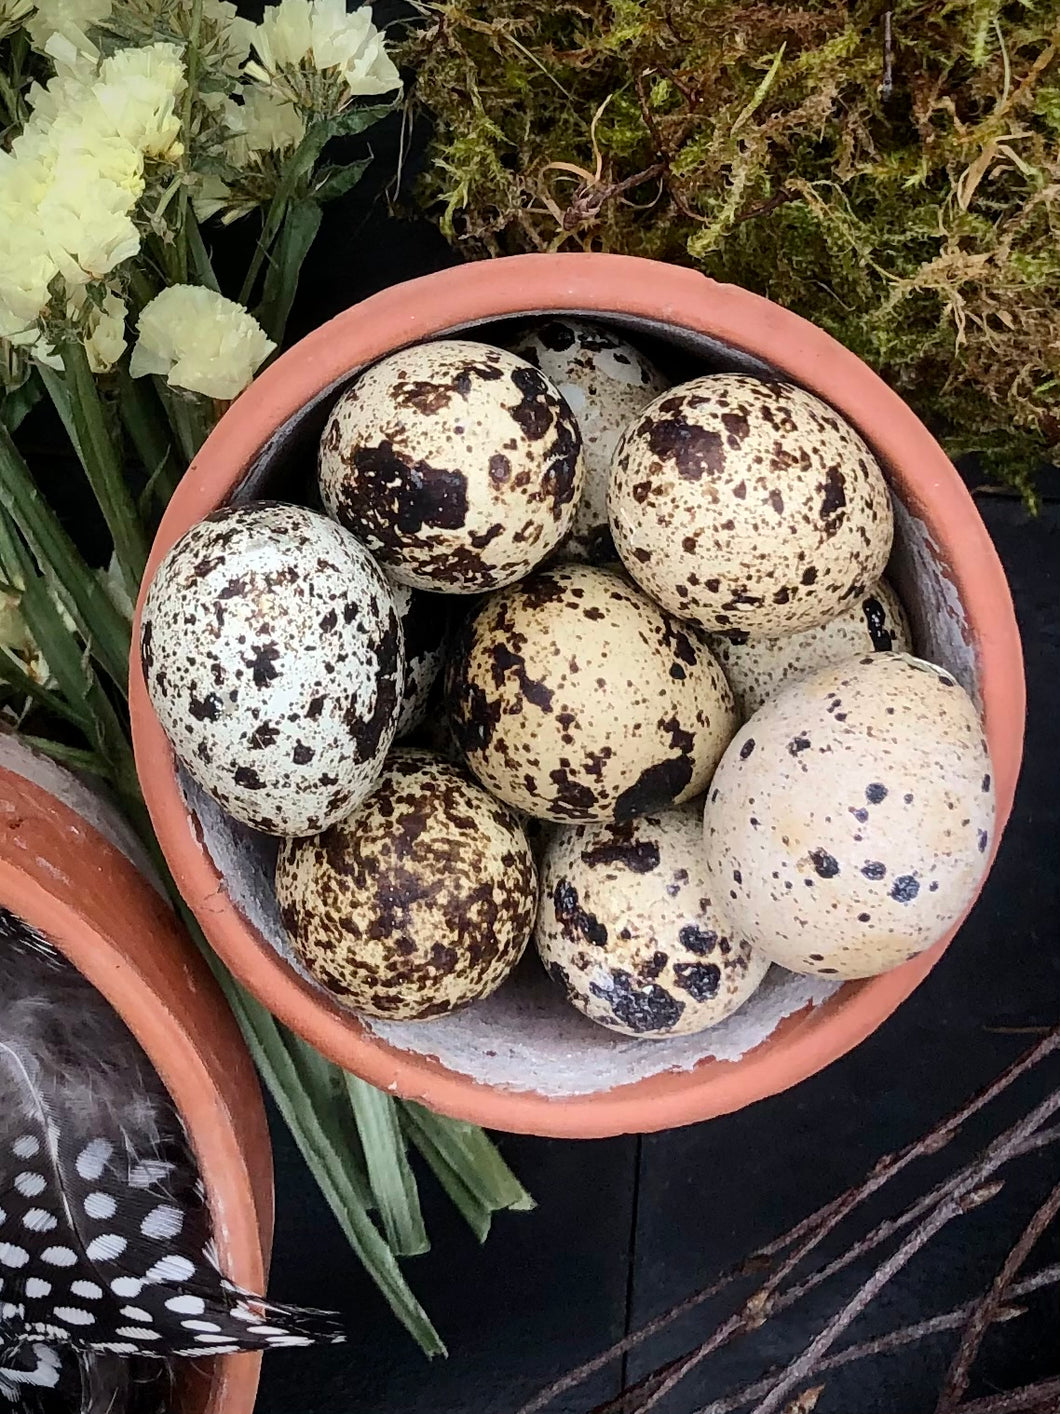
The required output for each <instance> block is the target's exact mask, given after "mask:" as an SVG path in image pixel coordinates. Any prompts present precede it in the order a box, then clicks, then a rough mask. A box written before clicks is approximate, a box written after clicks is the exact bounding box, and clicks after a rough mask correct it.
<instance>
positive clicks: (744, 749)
mask: <svg viewBox="0 0 1060 1414" xmlns="http://www.w3.org/2000/svg"><path fill="white" fill-rule="evenodd" d="M993 827H994V791H993V783H992V779H991V766H990V757H989V754H988V751H987V745H986V741H985V739H984V737H983V730H982V727H981V725H980V722H979V716H978V713H977V712H976V709H975V705H974V704H973V702H972V700H971V698H970V697H969V696H968V694H967V693H966V692H965V691H964V689H963V688H962V687H961V686H960V685H959V684H958V683H957V682H956V681H955V680H954V678H953V677H952V676H951V675H950V674H949V673H948V672H946V671H945V670H943V669H942V668H937V667H935V666H934V665H933V664H931V663H925V662H922V661H921V660H920V659H918V658H911V657H908V656H906V655H905V654H901V653H876V654H866V655H864V656H862V657H860V658H854V659H849V660H848V661H847V662H845V663H841V664H838V665H836V666H833V667H829V668H823V669H821V670H820V671H819V672H817V673H814V674H813V675H812V676H811V677H808V678H803V679H802V680H801V681H800V682H796V683H793V684H792V685H791V686H789V687H787V688H784V689H783V690H782V691H781V692H779V693H778V694H777V696H776V697H773V698H771V699H770V701H769V702H767V703H766V704H765V706H764V707H762V708H760V709H759V711H757V712H756V713H755V715H754V716H753V717H752V718H751V720H750V721H749V722H747V723H746V724H745V726H743V727H742V728H741V729H740V731H739V732H738V733H737V734H736V736H735V737H734V738H733V740H732V742H731V743H730V745H729V748H728V750H727V751H726V753H725V756H724V757H723V759H722V762H721V765H720V766H719V767H718V769H717V772H716V773H715V776H714V780H713V782H712V784H711V789H710V793H709V796H708V805H707V810H706V816H705V823H704V830H705V839H706V864H707V873H708V877H709V878H710V880H711V882H712V885H713V897H714V899H715V901H716V902H717V904H718V905H719V907H720V908H721V909H722V910H723V912H724V915H725V917H726V918H727V920H728V922H729V925H730V928H731V929H732V933H733V936H734V937H739V938H743V939H744V940H746V941H750V942H752V943H754V944H755V945H757V946H758V947H759V948H760V949H761V951H762V952H763V953H764V954H765V955H766V956H767V957H769V958H771V959H772V960H773V961H774V962H779V963H780V964H781V965H782V966H784V967H787V968H790V969H791V970H792V971H793V972H808V973H825V974H828V975H831V976H836V977H868V976H871V975H873V974H875V973H877V972H884V971H886V970H887V969H889V968H891V967H895V966H897V965H898V964H899V963H902V962H905V961H907V960H908V959H909V958H911V957H914V956H916V954H917V953H919V952H922V951H923V950H924V949H925V948H928V947H930V946H931V945H932V943H936V942H938V941H939V939H941V938H943V937H945V936H946V934H947V933H948V932H949V931H950V930H951V928H952V927H953V926H954V924H955V923H956V922H957V921H958V920H959V919H960V918H961V917H962V915H963V914H964V912H965V911H966V910H967V908H968V907H969V906H970V905H971V903H972V900H973V899H974V898H975V894H976V891H977V889H978V887H979V884H980V883H981V881H982V879H983V876H984V874H985V872H986V868H987V864H988V861H989V851H990V840H991V835H992V831H993Z"/></svg>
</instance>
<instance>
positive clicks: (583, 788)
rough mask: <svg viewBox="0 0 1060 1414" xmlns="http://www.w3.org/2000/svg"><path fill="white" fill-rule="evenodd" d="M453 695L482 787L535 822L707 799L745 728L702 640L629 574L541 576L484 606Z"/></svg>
mask: <svg viewBox="0 0 1060 1414" xmlns="http://www.w3.org/2000/svg"><path fill="white" fill-rule="evenodd" d="M447 696H448V700H449V708H450V714H451V717H452V722H453V732H454V736H455V737H456V742H457V745H458V746H459V747H460V749H461V751H462V752H463V754H464V756H465V758H466V760H467V762H468V765H469V766H470V767H471V770H472V771H473V772H474V774H475V775H476V776H477V777H478V779H479V780H480V781H481V782H482V783H483V785H485V786H486V787H487V788H488V789H489V790H491V791H492V792H493V793H494V794H495V795H498V796H499V797H500V798H501V799H502V800H505V801H507V802H508V803H509V804H510V805H513V806H515V808H516V809H518V810H523V811H525V812H526V813H527V814H528V815H534V816H537V817H543V818H545V819H552V820H602V819H620V820H621V819H628V818H629V817H631V816H633V815H640V814H643V813H644V812H645V811H648V810H654V809H657V808H659V807H660V806H664V805H670V804H673V803H675V802H680V801H684V800H689V799H691V798H692V797H693V796H695V795H698V794H699V793H700V792H701V791H703V790H705V789H706V786H707V783H708V781H709V780H710V777H711V774H712V773H713V770H714V766H715V764H716V762H717V760H718V758H719V757H720V755H721V753H722V751H723V750H724V748H725V745H726V743H727V742H728V740H729V738H730V736H731V735H732V733H733V730H734V728H735V723H736V718H735V709H734V706H733V700H732V693H731V691H730V689H729V686H728V684H727V683H726V681H725V678H724V675H723V674H722V671H721V669H720V668H719V667H718V664H717V663H716V661H715V660H714V658H713V656H712V655H711V653H710V651H709V649H708V648H707V647H706V645H705V644H704V643H703V641H702V640H701V639H700V638H699V637H698V636H696V635H695V634H694V633H690V632H688V631H687V630H686V629H685V627H684V625H682V624H680V623H679V622H678V621H677V620H676V619H673V618H671V617H670V615H669V614H665V613H663V611H662V610H661V609H660V608H659V607H658V606H657V605H656V604H653V603H652V602H651V600H650V599H648V598H647V597H646V596H645V595H644V594H642V593H641V592H640V590H639V589H637V587H636V586H635V585H633V584H630V583H629V581H628V580H627V579H626V578H625V576H624V575H622V574H619V573H615V572H614V571H611V570H605V569H600V568H597V567H596V566H592V565H558V566H556V567H554V568H552V569H548V570H542V571H539V572H538V573H537V574H536V575H534V576H533V577H532V578H531V579H528V580H526V581H524V582H523V583H522V584H519V585H515V586H514V587H512V588H511V589H507V590H501V591H500V592H498V593H497V594H494V595H492V596H491V597H490V598H489V599H487V600H486V602H485V604H483V605H482V606H481V607H480V609H479V610H478V612H477V613H476V614H475V615H474V616H473V617H472V618H471V619H470V620H469V621H468V622H467V623H466V624H465V626H464V627H463V629H462V630H461V633H460V635H459V636H458V639H457V642H456V643H455V645H454V649H453V655H452V657H451V659H450V665H449V673H448V679H447Z"/></svg>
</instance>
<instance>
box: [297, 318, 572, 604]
mask: <svg viewBox="0 0 1060 1414" xmlns="http://www.w3.org/2000/svg"><path fill="white" fill-rule="evenodd" d="M583 479H584V464H583V461H582V453H581V437H580V434H579V432H578V425H577V422H576V421H575V419H574V414H573V413H572V412H571V410H570V408H569V407H568V406H567V404H566V403H565V402H564V401H563V399H562V398H561V397H560V395H559V393H558V392H557V391H556V389H555V388H554V387H553V385H552V384H551V383H550V382H549V381H548V379H547V378H546V377H545V376H544V374H542V373H541V372H540V370H539V369H536V368H534V367H533V366H532V365H531V364H529V363H527V362H526V361H525V360H524V359H521V358H517V357H516V356H515V354H512V353H509V352H508V351H507V350H505V349H495V348H491V347H489V345H487V344H479V343H473V342H471V341H470V340H466V339H441V340H438V341H437V342H436V343H431V344H418V345H415V346H414V347H412V348H409V349H403V350H402V351H401V352H399V353H396V354H391V355H390V356H389V358H385V359H383V360H382V362H381V363H377V364H375V365H374V366H373V367H371V368H369V369H367V370H366V371H365V372H364V373H361V374H360V375H359V376H358V378H357V380H356V382H355V383H354V384H353V385H352V387H350V388H349V389H348V390H347V391H346V392H345V393H344V394H343V396H342V397H341V398H340V399H339V401H338V403H337V404H336V406H335V408H334V410H333V412H332V414H331V416H330V418H329V419H328V423H327V426H326V428H325V430H324V435H323V437H322V438H321V442H320V492H321V495H322V497H323V501H324V505H325V507H326V508H327V511H328V513H329V515H332V516H334V517H335V519H336V520H338V521H339V522H340V523H341V524H342V525H344V526H346V527H347V529H349V530H351V531H352V532H353V533H354V534H355V535H356V536H357V537H358V538H359V539H360V540H363V541H364V543H365V544H366V545H367V546H368V548H369V549H370V550H371V551H372V553H373V554H374V555H375V556H376V557H377V558H378V560H379V561H380V563H382V564H383V565H385V566H386V568H387V569H388V570H389V572H390V573H391V575H392V576H393V578H395V579H397V580H400V581H401V583H403V584H407V585H410V586H411V587H412V588H414V589H427V590H438V591H443V592H446V593H449V594H477V593H480V592H482V591H484V590H490V589H496V588H499V587H501V586H502V585H506V584H512V583H514V581H515V580H517V579H522V578H523V576H524V575H526V574H528V573H529V572H530V570H532V569H533V567H534V566H535V565H536V564H538V563H539V562H540V561H541V560H543V559H544V558H545V557H546V556H547V555H549V554H550V553H551V552H552V551H553V550H554V549H555V548H556V546H557V545H558V544H559V543H560V541H561V540H562V539H563V537H564V536H565V535H566V533H567V531H568V530H569V529H570V526H571V522H572V520H573V518H574V511H575V507H576V506H577V504H578V499H579V497H580V496H581V490H582V482H583Z"/></svg>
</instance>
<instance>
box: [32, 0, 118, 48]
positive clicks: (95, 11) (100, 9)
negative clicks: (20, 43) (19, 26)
mask: <svg viewBox="0 0 1060 1414" xmlns="http://www.w3.org/2000/svg"><path fill="white" fill-rule="evenodd" d="M113 8H114V3H113V0H37V13H36V14H35V15H34V16H33V18H32V19H31V20H29V22H28V23H27V25H26V28H27V29H28V30H29V37H30V39H31V40H32V41H33V46H34V48H35V49H40V50H44V49H46V48H47V45H48V41H49V40H50V39H51V38H52V36H53V35H56V34H58V35H61V36H62V37H63V38H64V39H65V40H67V41H68V42H69V43H70V44H72V45H74V47H75V48H76V49H78V50H79V51H80V52H81V53H83V54H89V55H92V56H95V55H96V53H97V52H98V51H97V49H96V46H95V44H94V43H93V42H92V40H91V39H90V38H89V37H88V31H89V30H90V29H94V28H95V27H96V26H97V25H101V24H103V22H104V21H105V20H108V19H110V14H111V11H112V10H113Z"/></svg>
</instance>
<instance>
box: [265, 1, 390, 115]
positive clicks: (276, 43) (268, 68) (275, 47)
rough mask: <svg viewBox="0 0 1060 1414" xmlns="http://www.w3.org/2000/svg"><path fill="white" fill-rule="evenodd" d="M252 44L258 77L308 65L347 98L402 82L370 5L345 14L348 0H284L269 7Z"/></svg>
mask: <svg viewBox="0 0 1060 1414" xmlns="http://www.w3.org/2000/svg"><path fill="white" fill-rule="evenodd" d="M254 49H255V51H256V53H257V56H258V60H259V62H258V63H253V62H252V63H250V64H248V65H247V73H248V74H250V75H251V76H252V77H253V78H256V79H258V80H259V82H264V83H272V82H273V81H274V79H275V78H277V77H278V76H282V75H283V74H284V72H285V71H304V70H307V69H308V70H316V71H318V72H321V73H328V74H331V75H333V76H334V77H335V78H336V79H338V80H339V81H340V82H341V84H342V86H343V88H344V90H345V96H346V97H347V98H349V97H356V96H360V95H368V94H378V93H392V92H393V91H394V90H395V89H397V88H400V87H401V80H400V78H399V76H398V71H397V68H396V67H395V65H394V61H393V60H392V59H391V58H390V55H389V54H388V53H387V52H386V47H385V45H384V43H383V36H382V34H381V33H380V32H379V30H378V29H377V28H376V26H375V25H374V24H373V23H372V11H371V7H370V6H367V5H362V6H361V7H360V8H359V9H356V10H353V11H352V12H350V13H347V10H346V5H345V0H280V3H279V4H278V5H272V6H269V7H268V8H267V9H266V11H265V14H264V18H263V19H262V22H261V24H260V25H258V26H257V28H256V31H255V34H254Z"/></svg>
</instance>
